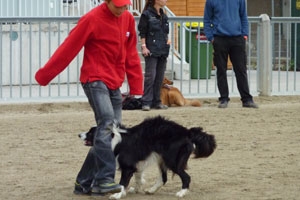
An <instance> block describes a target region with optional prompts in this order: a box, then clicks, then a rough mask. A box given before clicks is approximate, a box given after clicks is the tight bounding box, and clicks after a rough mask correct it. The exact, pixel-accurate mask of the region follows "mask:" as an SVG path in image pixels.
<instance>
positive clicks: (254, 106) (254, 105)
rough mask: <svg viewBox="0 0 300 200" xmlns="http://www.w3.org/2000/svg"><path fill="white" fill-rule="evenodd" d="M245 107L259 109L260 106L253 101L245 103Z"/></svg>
mask: <svg viewBox="0 0 300 200" xmlns="http://www.w3.org/2000/svg"><path fill="white" fill-rule="evenodd" d="M243 107H245V108H258V105H256V104H255V103H254V102H253V101H247V102H244V103H243Z"/></svg>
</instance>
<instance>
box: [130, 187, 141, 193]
mask: <svg viewBox="0 0 300 200" xmlns="http://www.w3.org/2000/svg"><path fill="white" fill-rule="evenodd" d="M138 192H139V191H138V190H136V189H135V188H134V187H130V188H129V189H128V193H131V194H134V193H138Z"/></svg>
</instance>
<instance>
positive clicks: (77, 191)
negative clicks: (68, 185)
mask: <svg viewBox="0 0 300 200" xmlns="http://www.w3.org/2000/svg"><path fill="white" fill-rule="evenodd" d="M73 193H74V194H76V195H91V190H87V189H85V188H84V187H82V186H81V185H80V184H79V183H77V182H75V187H74V191H73Z"/></svg>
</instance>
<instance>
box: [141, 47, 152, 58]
mask: <svg viewBox="0 0 300 200" xmlns="http://www.w3.org/2000/svg"><path fill="white" fill-rule="evenodd" d="M142 54H143V56H144V57H146V56H149V55H150V51H149V49H148V48H147V47H146V46H143V45H142Z"/></svg>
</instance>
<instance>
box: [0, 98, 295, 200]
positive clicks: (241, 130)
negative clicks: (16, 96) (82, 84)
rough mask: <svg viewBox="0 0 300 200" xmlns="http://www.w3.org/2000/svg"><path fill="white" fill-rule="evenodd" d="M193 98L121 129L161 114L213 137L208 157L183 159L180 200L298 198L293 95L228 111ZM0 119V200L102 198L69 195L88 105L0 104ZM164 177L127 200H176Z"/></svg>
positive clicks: (150, 173) (175, 185)
mask: <svg viewBox="0 0 300 200" xmlns="http://www.w3.org/2000/svg"><path fill="white" fill-rule="evenodd" d="M200 100H201V102H202V103H203V106H202V107H200V108H195V107H177V108H173V107H172V108H169V109H168V110H163V111H162V110H151V111H150V112H144V111H138V110H135V111H124V112H123V123H124V124H125V125H127V126H132V125H135V124H137V123H139V122H141V121H142V120H143V119H144V118H146V117H148V116H156V115H163V116H166V117H167V118H169V119H171V120H174V121H176V122H178V123H180V124H182V125H184V126H186V127H192V126H201V127H203V128H204V130H205V131H207V132H208V133H210V134H214V135H215V137H216V140H217V144H218V147H217V149H216V151H215V153H214V154H213V155H212V156H211V157H209V158H206V159H197V160H195V159H192V158H191V159H190V160H189V169H188V171H187V172H188V173H189V174H190V175H191V177H192V182H191V185H190V192H189V194H188V195H187V196H186V197H185V198H184V199H188V200H199V199H212V200H215V199H226V200H227V199H230V200H232V199H243V200H244V199H249V200H250V199H251V200H252V199H276V200H278V199H289V200H290V199H299V198H300V197H299V196H300V127H299V122H300V96H289V97H277V96H274V97H256V98H255V101H256V102H257V103H258V104H259V106H260V108H259V109H247V108H242V107H241V103H240V102H239V99H232V101H231V102H230V104H229V107H228V108H227V109H218V108H217V105H218V103H217V101H216V100H215V99H200ZM0 119H1V120H0V130H1V131H0V137H1V140H0V159H1V165H0V177H1V181H0V199H3V200H4V199H5V200H8V199H9V200H10V199H18V200H19V199H22V200H27V199H42V200H56V199H57V200H65V199H76V200H77V199H78V200H79V199H83V200H90V199H108V197H84V196H79V197H78V196H75V195H73V193H72V191H73V184H74V180H75V177H76V175H77V172H78V171H79V169H80V167H81V164H82V162H83V160H84V158H85V155H86V153H87V151H88V147H86V146H84V145H83V143H82V142H81V141H80V139H79V138H78V137H77V134H78V133H80V132H83V131H86V130H87V129H88V128H89V127H90V126H91V125H94V119H93V113H92V112H91V110H90V108H89V106H88V104H87V103H82V102H81V103H78V102H70V103H43V104H25V105H24V104H22V105H20V104H11V105H3V104H2V105H0ZM168 178H169V181H168V182H167V184H166V185H165V186H164V187H163V188H162V189H161V190H159V191H158V192H157V193H156V194H154V195H151V196H149V195H145V194H129V195H128V196H127V197H126V199H130V200H137V199H143V200H150V199H160V200H167V199H176V197H175V193H176V192H177V191H179V190H180V187H181V182H180V180H179V178H178V176H174V177H173V178H172V174H171V173H169V174H168ZM118 179H119V172H117V177H116V180H118ZM146 179H147V183H146V186H145V187H149V186H150V185H151V184H153V183H154V181H155V179H156V168H155V167H153V168H150V169H149V170H147V172H146ZM133 181H134V179H132V181H131V184H132V183H133Z"/></svg>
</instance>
